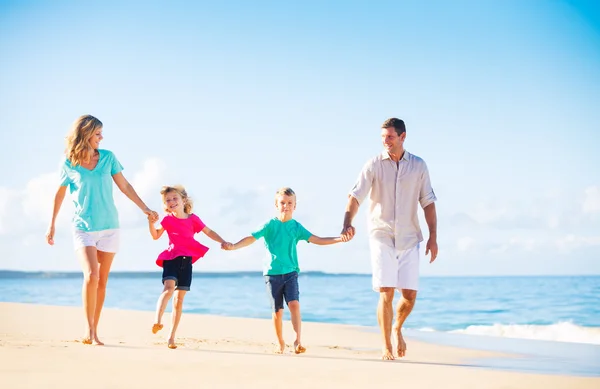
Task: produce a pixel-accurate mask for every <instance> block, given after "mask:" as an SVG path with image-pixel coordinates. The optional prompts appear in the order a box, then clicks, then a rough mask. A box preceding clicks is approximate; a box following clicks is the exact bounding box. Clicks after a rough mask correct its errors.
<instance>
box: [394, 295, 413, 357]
mask: <svg viewBox="0 0 600 389" xmlns="http://www.w3.org/2000/svg"><path fill="white" fill-rule="evenodd" d="M416 299H417V291H416V290H412V289H402V299H401V300H400V302H399V303H398V309H397V311H396V323H394V338H395V339H396V347H397V348H396V352H397V353H398V357H399V358H402V357H403V356H405V355H406V342H405V341H404V337H403V336H402V325H403V324H404V321H405V320H406V318H407V317H408V315H410V312H411V311H412V309H413V307H414V306H415V300H416Z"/></svg>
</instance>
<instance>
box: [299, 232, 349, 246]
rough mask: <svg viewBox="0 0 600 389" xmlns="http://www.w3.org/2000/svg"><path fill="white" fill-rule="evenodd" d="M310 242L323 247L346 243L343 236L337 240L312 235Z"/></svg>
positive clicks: (337, 237)
mask: <svg viewBox="0 0 600 389" xmlns="http://www.w3.org/2000/svg"><path fill="white" fill-rule="evenodd" d="M308 241H309V242H310V243H314V244H318V245H321V246H324V245H328V244H334V243H341V242H346V241H345V240H344V238H343V237H341V236H336V237H335V238H321V237H320V236H316V235H311V237H310V238H308Z"/></svg>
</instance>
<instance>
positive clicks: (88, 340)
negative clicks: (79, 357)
mask: <svg viewBox="0 0 600 389" xmlns="http://www.w3.org/2000/svg"><path fill="white" fill-rule="evenodd" d="M81 343H82V344H92V340H91V339H90V338H89V337H88V336H86V337H84V338H83V339H81Z"/></svg>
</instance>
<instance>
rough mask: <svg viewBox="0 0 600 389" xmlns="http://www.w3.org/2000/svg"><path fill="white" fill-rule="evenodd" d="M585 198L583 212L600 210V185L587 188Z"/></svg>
mask: <svg viewBox="0 0 600 389" xmlns="http://www.w3.org/2000/svg"><path fill="white" fill-rule="evenodd" d="M584 193H585V198H584V199H583V204H582V210H583V213H595V212H600V187H598V186H591V187H589V188H587V189H586V190H585V192H584Z"/></svg>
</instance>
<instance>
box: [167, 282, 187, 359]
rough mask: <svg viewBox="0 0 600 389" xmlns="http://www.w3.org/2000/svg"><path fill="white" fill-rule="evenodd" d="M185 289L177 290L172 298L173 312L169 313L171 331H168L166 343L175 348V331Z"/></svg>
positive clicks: (179, 317)
mask: <svg viewBox="0 0 600 389" xmlns="http://www.w3.org/2000/svg"><path fill="white" fill-rule="evenodd" d="M185 293H186V291H185V290H177V293H176V294H175V298H174V299H173V312H172V313H171V332H170V333H169V340H168V341H167V345H168V346H169V348H177V345H176V344H175V332H176V331H177V327H178V326H179V321H180V320H181V310H182V309H183V298H184V297H185Z"/></svg>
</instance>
